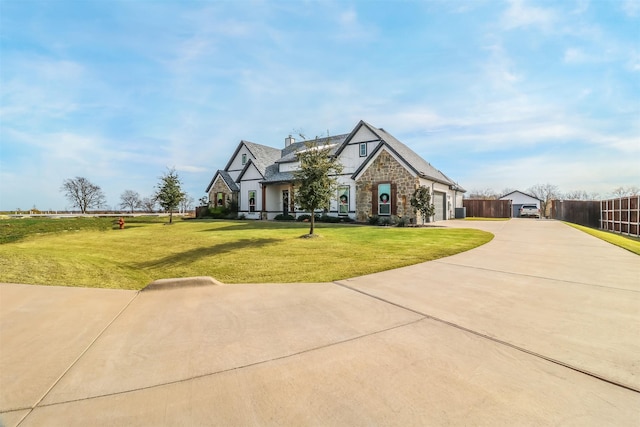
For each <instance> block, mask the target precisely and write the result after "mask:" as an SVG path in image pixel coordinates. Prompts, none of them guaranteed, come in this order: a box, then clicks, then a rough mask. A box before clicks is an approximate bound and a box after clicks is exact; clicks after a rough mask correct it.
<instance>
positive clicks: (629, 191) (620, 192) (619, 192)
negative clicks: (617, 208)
mask: <svg viewBox="0 0 640 427" xmlns="http://www.w3.org/2000/svg"><path fill="white" fill-rule="evenodd" d="M611 194H612V195H613V197H614V198H620V197H627V196H637V195H638V194H640V188H638V187H636V186H635V185H632V186H630V187H618V188H616V189H615V190H613V191H612V192H611Z"/></svg>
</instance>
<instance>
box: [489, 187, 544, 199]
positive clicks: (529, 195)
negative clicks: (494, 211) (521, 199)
mask: <svg viewBox="0 0 640 427" xmlns="http://www.w3.org/2000/svg"><path fill="white" fill-rule="evenodd" d="M514 193H520V194H522V195H523V196H527V197H531V198H532V199H536V200H540V199H538V198H537V197H536V196H532V195H531V194H528V193H525V192H524V191H519V190H514V191H512V192H511V193H507V194H505V195H504V196H501V197H499V199H500V200H502V199H504V198H505V197H507V196H510V195H512V194H514ZM540 201H542V200H540Z"/></svg>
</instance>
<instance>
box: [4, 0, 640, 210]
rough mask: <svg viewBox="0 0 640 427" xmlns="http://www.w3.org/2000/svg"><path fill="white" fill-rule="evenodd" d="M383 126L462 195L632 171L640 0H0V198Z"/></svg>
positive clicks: (132, 179)
mask: <svg viewBox="0 0 640 427" xmlns="http://www.w3.org/2000/svg"><path fill="white" fill-rule="evenodd" d="M360 120H364V121H366V122H368V123H370V124H371V125H373V126H376V127H381V128H384V129H385V130H386V131H387V132H389V133H391V134H392V135H393V136H395V137H396V138H397V139H399V140H400V141H402V142H403V143H405V144H406V145H408V146H409V147H410V148H411V149H413V150H414V151H415V152H416V153H418V154H419V155H421V156H422V157H423V158H424V159H425V160H427V161H429V162H430V163H431V164H432V165H434V166H435V167H436V168H438V169H440V170H441V171H442V172H444V173H445V174H446V175H448V176H449V177H451V178H452V179H453V180H454V181H456V182H458V183H459V184H460V185H461V186H462V187H464V188H466V189H467V190H469V191H472V190H480V189H493V190H494V191H496V192H498V193H500V192H501V191H502V190H503V189H517V190H521V191H525V190H527V189H528V188H529V187H531V186H533V185H536V184H546V183H550V184H553V185H556V186H557V187H558V188H559V189H560V190H561V191H564V192H569V191H576V190H582V191H586V192H588V193H590V194H596V193H597V194H598V195H600V196H601V197H606V196H607V195H608V194H610V193H611V192H612V191H613V190H614V189H615V188H617V187H620V186H625V187H626V186H638V185H640V0H615V1H614V0H611V1H609V0H591V1H589V0H575V1H572V0H564V1H525V0H512V1H500V0H487V1H484V0H472V1H463V0H460V1H456V0H452V1H435V0H430V1H429V0H427V1H392V0H389V1H375V0H369V1H364V0H363V1H346V0H345V1H331V0H327V1H294V0H287V1H277V0H274V1H269V0H263V1H258V0H256V1H251V0H239V1H189V0H180V1H170V0H167V1H159V0H158V1H154V0H127V1H123V0H108V1H107V0H100V1H97V0H82V1H80V0H78V1H68V0H55V1H54V0H0V210H2V211H6V210H16V209H22V210H28V209H32V208H33V207H36V208H37V209H40V210H65V209H71V208H72V205H71V204H70V203H69V202H68V201H67V200H66V199H65V197H64V194H63V193H62V192H61V190H60V187H61V186H62V183H63V181H64V180H65V179H69V178H74V177H78V176H80V177H85V178H87V179H88V180H90V181H91V182H92V183H94V184H96V185H99V186H100V187H101V188H102V190H103V192H104V194H105V196H106V199H107V207H110V208H113V209H117V208H118V207H119V205H120V195H121V194H122V193H123V192H124V191H125V190H133V191H137V192H138V193H139V194H140V195H141V196H142V197H145V196H149V195H151V194H152V193H153V192H154V189H155V186H156V185H157V184H158V181H159V178H160V176H162V175H163V174H164V173H166V172H167V171H168V170H169V169H170V168H175V170H176V171H177V172H178V175H179V176H180V178H181V180H182V182H183V189H184V190H185V191H186V192H187V193H188V194H189V195H190V196H191V197H193V198H194V199H195V200H198V199H200V198H201V197H202V196H204V195H205V189H206V187H207V185H208V184H209V181H210V180H211V178H212V177H213V175H214V173H215V171H216V170H217V169H222V168H224V167H225V165H226V163H227V161H228V160H229V158H230V156H231V155H232V154H233V152H234V150H235V149H236V147H237V145H238V144H239V142H240V141H241V140H248V141H252V142H255V143H260V144H265V145H269V146H273V147H283V146H284V139H285V138H286V137H287V136H288V135H289V134H294V135H297V134H299V133H302V134H304V135H305V136H307V137H308V138H313V137H315V136H324V135H326V134H327V132H328V133H330V134H342V133H348V132H350V131H351V130H352V129H353V128H354V127H355V125H356V124H357V123H358V122H359V121H360Z"/></svg>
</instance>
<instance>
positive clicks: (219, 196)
mask: <svg viewBox="0 0 640 427" xmlns="http://www.w3.org/2000/svg"><path fill="white" fill-rule="evenodd" d="M216 205H217V206H224V193H218V194H217V196H216Z"/></svg>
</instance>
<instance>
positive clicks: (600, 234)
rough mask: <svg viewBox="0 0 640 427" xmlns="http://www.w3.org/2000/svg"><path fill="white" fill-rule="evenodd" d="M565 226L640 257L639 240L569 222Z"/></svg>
mask: <svg viewBox="0 0 640 427" xmlns="http://www.w3.org/2000/svg"><path fill="white" fill-rule="evenodd" d="M565 224H567V225H570V226H571V227H573V228H577V229H578V230H581V231H584V232H585V233H587V234H591V235H592V236H595V237H597V238H598V239H602V240H604V241H605V242H609V243H611V244H613V245H616V246H620V247H621V248H624V249H626V250H628V251H630V252H633V253H634V254H636V255H640V239H637V238H635V237H628V236H625V235H622V234H617V233H611V232H609V231H604V230H596V229H595V228H589V227H584V226H582V225H578V224H572V223H570V222H565Z"/></svg>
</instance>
